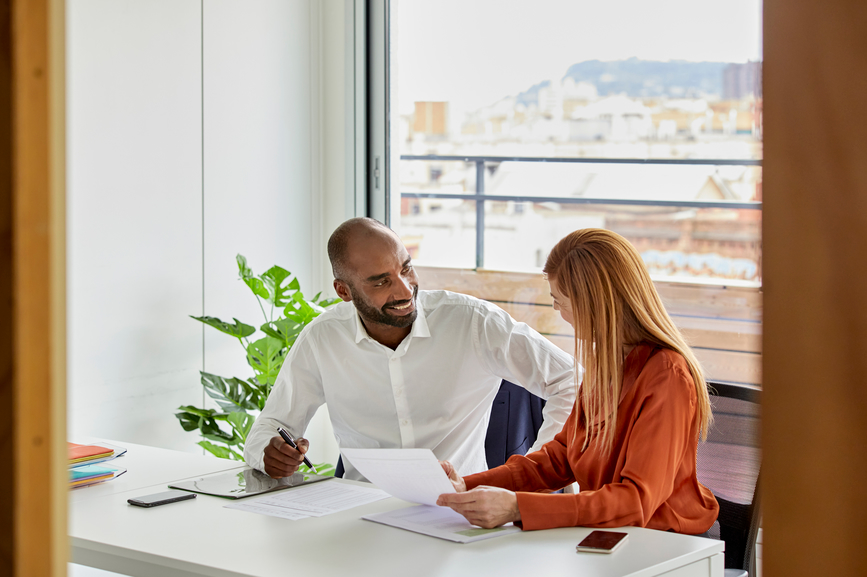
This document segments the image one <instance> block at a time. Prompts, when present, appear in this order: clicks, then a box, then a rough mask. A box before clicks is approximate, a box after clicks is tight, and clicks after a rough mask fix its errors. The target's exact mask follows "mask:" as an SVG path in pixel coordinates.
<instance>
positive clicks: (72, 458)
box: [66, 443, 114, 465]
mask: <svg viewBox="0 0 867 577" xmlns="http://www.w3.org/2000/svg"><path fill="white" fill-rule="evenodd" d="M66 445H67V447H68V449H69V464H70V465H72V464H74V463H85V462H87V461H92V460H94V459H102V458H104V457H110V456H111V455H112V453H114V449H108V448H106V447H100V446H99V445H77V444H75V443H66Z"/></svg>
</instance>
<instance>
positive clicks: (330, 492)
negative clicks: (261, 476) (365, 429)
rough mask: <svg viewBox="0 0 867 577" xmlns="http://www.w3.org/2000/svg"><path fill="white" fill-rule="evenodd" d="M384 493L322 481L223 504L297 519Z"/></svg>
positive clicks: (384, 495) (381, 496) (361, 502)
mask: <svg viewBox="0 0 867 577" xmlns="http://www.w3.org/2000/svg"><path fill="white" fill-rule="evenodd" d="M387 497H388V493H386V492H385V491H380V490H379V489H374V488H373V487H359V486H358V485H351V484H349V483H340V482H337V483H335V482H332V481H326V482H323V483H315V484H312V485H304V486H302V487H298V488H296V489H288V490H285V491H279V492H276V493H269V494H268V495H266V496H265V497H260V498H258V499H253V500H250V501H238V502H235V503H231V504H229V505H226V508H227V509H240V510H241V511H250V512H251V513H260V514H262V515H270V516H272V517H281V518H283V519H292V520H297V519H303V518H305V517H321V516H322V515H328V514H329V513H336V512H338V511H345V510H346V509H351V508H353V507H358V506H360V505H366V504H368V503H373V502H374V501H379V500H380V499H385V498H387Z"/></svg>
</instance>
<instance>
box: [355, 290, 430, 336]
mask: <svg viewBox="0 0 867 577" xmlns="http://www.w3.org/2000/svg"><path fill="white" fill-rule="evenodd" d="M420 300H421V299H419V298H418V297H416V299H415V308H416V311H418V315H417V316H416V317H415V320H414V321H413V323H412V330H411V331H410V333H409V335H408V336H409V337H418V338H424V337H430V327H429V326H428V324H427V317H426V316H425V314H424V308H423V307H422V306H421V304H420V303H419V301H420ZM354 307H355V305H353V308H354ZM364 339H370V340H371V341H374V342H375V341H376V339H374V338H373V337H371V336H370V335H369V334H368V333H367V329H366V328H364V323H363V322H361V315H359V314H358V309H355V343H356V344H358V343H360V342H361V341H363V340H364ZM404 340H406V339H404Z"/></svg>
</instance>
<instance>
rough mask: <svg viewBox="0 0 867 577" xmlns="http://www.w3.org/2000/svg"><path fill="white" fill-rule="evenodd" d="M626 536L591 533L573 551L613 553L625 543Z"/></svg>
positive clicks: (612, 532) (602, 532)
mask: <svg viewBox="0 0 867 577" xmlns="http://www.w3.org/2000/svg"><path fill="white" fill-rule="evenodd" d="M628 535H629V534H628V533H618V532H616V531H593V532H592V533H590V534H589V535H587V536H586V537H584V539H583V540H582V541H581V542H580V543H578V545H576V546H575V550H576V551H584V552H587V553H613V552H614V550H615V549H617V548H618V547H620V546H621V545H623V543H625V542H626V537H627V536H628Z"/></svg>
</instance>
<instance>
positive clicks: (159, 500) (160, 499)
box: [127, 491, 196, 507]
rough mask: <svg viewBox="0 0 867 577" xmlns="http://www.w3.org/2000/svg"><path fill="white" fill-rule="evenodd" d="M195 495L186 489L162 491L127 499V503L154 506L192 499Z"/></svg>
mask: <svg viewBox="0 0 867 577" xmlns="http://www.w3.org/2000/svg"><path fill="white" fill-rule="evenodd" d="M195 497H196V494H195V493H188V492H186V491H163V492H162V493H154V494H152V495H142V496H141V497H134V498H132V499H127V503H129V504H130V505H136V506H138V507H156V506H157V505H165V504H167V503H175V502H176V501H185V500H187V499H194V498H195Z"/></svg>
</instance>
